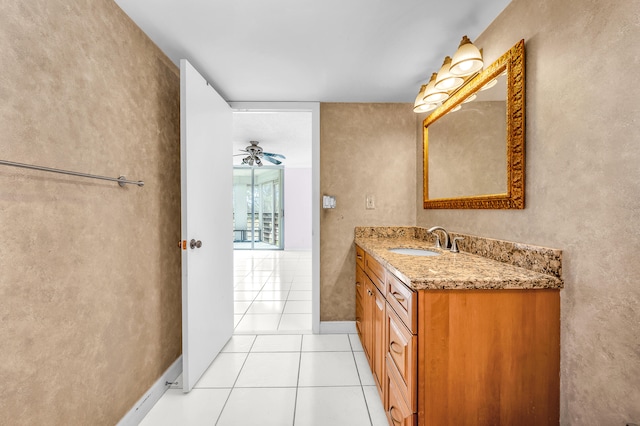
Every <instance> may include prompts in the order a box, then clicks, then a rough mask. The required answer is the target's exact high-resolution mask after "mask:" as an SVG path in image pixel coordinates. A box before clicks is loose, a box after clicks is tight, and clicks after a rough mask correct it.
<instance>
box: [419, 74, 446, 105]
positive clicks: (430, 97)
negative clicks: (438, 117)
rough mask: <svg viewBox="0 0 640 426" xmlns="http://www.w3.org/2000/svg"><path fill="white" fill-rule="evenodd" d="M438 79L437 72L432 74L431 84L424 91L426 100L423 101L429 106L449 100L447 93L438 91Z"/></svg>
mask: <svg viewBox="0 0 640 426" xmlns="http://www.w3.org/2000/svg"><path fill="white" fill-rule="evenodd" d="M436 78H438V74H436V73H435V72H434V73H433V74H431V79H430V80H429V84H427V87H425V89H424V98H423V99H422V100H423V101H424V102H425V103H427V104H437V103H439V102H444V101H446V100H447V99H449V94H448V93H447V92H446V91H444V90H438V89H436V87H435V86H436Z"/></svg>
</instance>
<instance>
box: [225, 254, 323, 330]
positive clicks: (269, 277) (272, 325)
mask: <svg viewBox="0 0 640 426" xmlns="http://www.w3.org/2000/svg"><path fill="white" fill-rule="evenodd" d="M234 300H235V334H262V333H267V334H275V333H282V334H284V333H293V334H305V333H311V252H310V251H286V250H235V251H234Z"/></svg>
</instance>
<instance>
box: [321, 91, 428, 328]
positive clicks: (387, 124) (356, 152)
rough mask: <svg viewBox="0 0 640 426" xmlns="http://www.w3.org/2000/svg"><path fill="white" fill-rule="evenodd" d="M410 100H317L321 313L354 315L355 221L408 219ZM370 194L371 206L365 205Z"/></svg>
mask: <svg viewBox="0 0 640 426" xmlns="http://www.w3.org/2000/svg"><path fill="white" fill-rule="evenodd" d="M412 108H413V106H412V105H411V104H358V103H353V104H349V103H344V104H342V103H323V104H321V105H320V165H321V166H320V168H321V170H320V192H321V195H323V194H324V195H332V196H335V197H336V199H337V207H336V208H335V209H323V210H322V212H321V213H320V311H321V312H320V319H321V320H322V321H352V320H354V319H355V287H354V282H355V267H356V266H355V248H354V245H353V239H354V228H355V227H356V226H381V225H400V226H407V225H413V224H414V223H415V214H416V210H415V207H414V206H415V186H416V170H415V167H416V162H415V158H416V143H415V130H414V128H415V127H414V126H415V117H414V115H415V114H414V113H413V111H412ZM367 195H372V196H373V200H374V203H375V208H374V209H366V204H365V201H366V196H367Z"/></svg>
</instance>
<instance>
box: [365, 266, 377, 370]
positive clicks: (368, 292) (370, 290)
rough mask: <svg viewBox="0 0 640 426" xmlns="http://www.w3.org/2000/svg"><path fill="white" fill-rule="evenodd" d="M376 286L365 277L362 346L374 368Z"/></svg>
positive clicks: (370, 365) (370, 364)
mask: <svg viewBox="0 0 640 426" xmlns="http://www.w3.org/2000/svg"><path fill="white" fill-rule="evenodd" d="M375 288H376V287H375V286H374V285H373V283H372V282H371V280H370V279H369V278H368V277H367V276H365V277H364V293H363V296H362V348H363V349H364V354H365V355H366V356H367V360H368V361H369V367H371V370H373V310H374V304H375Z"/></svg>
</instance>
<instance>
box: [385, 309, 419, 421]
mask: <svg viewBox="0 0 640 426" xmlns="http://www.w3.org/2000/svg"><path fill="white" fill-rule="evenodd" d="M385 332H386V339H385V341H386V342H387V351H386V358H387V369H391V370H392V371H391V372H389V373H388V374H390V375H392V376H395V379H396V386H397V387H398V392H400V394H401V395H402V396H403V398H404V399H405V401H406V403H407V405H408V406H409V408H410V409H411V411H417V410H416V408H417V404H416V374H417V368H416V360H417V350H418V345H417V336H414V335H413V334H411V332H410V331H409V330H408V329H407V328H406V327H405V326H404V324H403V323H402V321H400V318H398V315H397V314H396V313H395V312H394V311H393V309H391V308H390V307H389V306H387V312H386V322H385Z"/></svg>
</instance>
